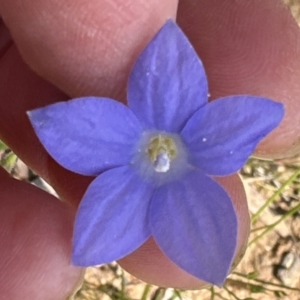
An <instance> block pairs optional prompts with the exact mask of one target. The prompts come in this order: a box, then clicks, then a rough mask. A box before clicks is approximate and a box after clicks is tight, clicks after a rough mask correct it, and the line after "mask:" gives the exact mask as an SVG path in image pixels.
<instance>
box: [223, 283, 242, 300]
mask: <svg viewBox="0 0 300 300" xmlns="http://www.w3.org/2000/svg"><path fill="white" fill-rule="evenodd" d="M223 289H224V290H225V291H226V292H227V293H228V294H229V295H231V296H232V297H233V298H234V299H236V300H241V299H240V298H239V297H238V296H237V295H236V294H235V293H233V292H232V291H231V290H229V289H228V288H227V287H226V286H223Z"/></svg>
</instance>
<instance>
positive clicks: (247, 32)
mask: <svg viewBox="0 0 300 300" xmlns="http://www.w3.org/2000/svg"><path fill="white" fill-rule="evenodd" d="M176 14H177V20H178V23H179V25H180V26H181V27H182V29H183V30H184V31H185V33H186V34H187V36H188V37H189V39H190V40H191V42H192V43H193V45H194V47H195V48H196V50H197V52H198V53H199V55H200V57H201V59H202V60H203V63H204V66H205V68H206V71H207V74H208V80H209V86H210V93H211V96H212V97H211V99H214V98H217V97H220V96H225V95H232V94H252V95H259V96H265V97H270V98H272V99H274V100H277V101H280V102H283V103H284V104H285V108H286V115H285V119H284V121H283V123H282V124H281V125H280V127H279V128H278V129H276V130H275V131H274V132H273V133H272V134H271V135H270V136H269V137H267V138H266V139H265V140H264V141H263V142H262V143H261V144H260V145H259V147H258V150H257V154H258V155H261V156H264V157H274V156H276V157H286V156H290V155H292V154H295V153H297V152H298V151H299V131H297V128H299V123H300V109H299V106H300V104H299V101H298V99H297V97H298V95H299V89H300V88H299V86H300V85H299V84H298V82H300V65H299V64H300V62H299V60H298V57H299V51H300V50H299V49H300V47H299V43H300V35H299V30H298V27H297V25H296V23H295V22H294V20H293V19H292V17H291V15H290V13H289V12H288V11H287V9H286V8H285V7H284V6H283V5H282V4H281V2H280V1H279V0H264V1H261V0H250V1H249V0H241V1H224V0H210V1H207V0H182V1H181V2H180V4H179V6H178V3H177V1H175V0H164V1H161V0H151V1H150V0H125V1H124V0H114V1H112V0H101V1H100V0H89V1H86V0H64V1H59V0H48V1H44V0H0V15H1V16H2V18H3V22H4V23H5V25H6V26H5V25H4V23H2V24H1V25H0V55H1V57H0V82H1V85H0V138H1V139H3V140H4V141H5V142H6V143H7V144H8V145H9V146H10V147H11V148H12V149H13V150H14V151H15V153H16V154H17V155H18V156H19V157H20V158H21V159H23V160H24V162H25V163H27V164H28V165H29V166H30V167H31V168H32V169H33V170H35V172H37V173H38V174H39V175H41V176H42V177H43V178H45V179H46V180H47V181H48V182H49V183H50V184H51V185H52V186H53V187H54V188H55V189H56V190H57V192H58V193H59V195H60V196H61V198H62V199H63V200H64V202H65V203H61V202H58V201H56V200H55V199H52V198H53V197H52V196H49V195H47V194H45V193H44V192H42V191H40V190H38V189H37V188H35V187H32V186H29V185H26V184H25V183H22V182H17V181H16V180H14V179H12V178H10V177H9V176H8V175H7V174H5V172H4V171H1V172H0V185H1V186H0V197H1V198H0V199H1V200H0V207H1V209H0V214H2V216H0V226H1V231H0V241H1V242H0V253H1V256H0V269H1V273H0V290H1V295H2V296H3V298H5V299H24V300H27V299H45V300H48V299H51V300H52V299H53V300H56V299H65V298H66V296H67V295H69V294H70V293H71V291H72V290H73V289H74V288H75V287H76V286H77V285H78V283H79V282H80V279H81V276H82V269H80V268H76V267H73V266H71V265H70V253H71V239H72V223H73V220H74V210H75V207H76V206H77V204H78V203H79V201H80V199H81V197H82V195H83V193H84V191H85V189H86V187H87V185H88V183H89V182H90V181H91V180H92V178H88V177H83V176H79V175H76V174H73V173H71V172H69V171H66V170H65V169H63V168H62V167H60V166H58V165H57V163H55V162H54V161H53V160H52V159H51V158H50V157H49V156H48V154H47V153H46V152H45V150H44V149H43V147H42V146H41V145H40V143H39V142H38V140H37V138H36V136H35V134H34V132H33V130H32V128H31V127H30V124H29V121H28V119H27V117H26V114H25V112H26V111H27V110H30V109H33V108H37V107H41V106H44V105H47V104H50V103H54V102H57V101H61V100H66V99H68V98H70V97H78V96H85V95H93V96H107V97H111V98H114V99H119V100H120V101H125V100H126V97H125V94H126V93H125V92H126V90H125V88H126V81H127V78H128V75H129V72H130V69H131V68H132V65H133V63H134V61H135V59H136V58H137V56H138V54H139V53H140V51H141V50H142V49H143V48H144V47H145V46H146V45H147V43H148V42H149V41H150V40H151V38H152V37H153V35H154V34H155V33H156V32H157V30H158V29H159V28H160V27H161V26H162V25H163V24H164V22H165V20H166V19H168V18H175V17H176ZM7 28H9V30H8V29H7ZM9 32H10V33H9ZM218 180H219V181H220V183H221V184H222V185H223V186H224V188H225V189H226V190H227V191H228V192H229V194H230V195H231V197H232V198H233V202H234V205H235V207H236V211H237V215H238V221H239V237H238V247H237V251H236V255H237V256H238V255H239V254H240V253H241V252H242V251H243V249H244V246H245V244H246V242H247V237H248V233H249V216H248V211H247V203H246V196H245V194H244V190H243V187H242V183H241V180H240V179H239V178H238V176H237V175H233V176H230V177H226V178H220V179H218ZM120 264H121V266H123V267H124V268H125V269H126V270H128V271H130V272H132V273H133V274H134V275H136V276H138V277H140V278H141V279H143V280H145V281H148V282H151V283H155V284H157V285H162V286H175V287H180V288H198V287H200V283H199V281H198V280H196V279H195V278H193V277H192V276H190V275H188V274H187V273H185V272H184V271H182V270H180V269H179V268H177V267H176V266H174V265H173V264H172V263H171V262H170V261H169V260H168V259H167V258H166V257H165V256H164V255H163V254H162V253H161V252H160V251H159V249H158V248H157V246H156V245H155V243H154V242H153V241H152V240H149V241H148V242H147V243H146V244H145V245H144V246H142V247H141V248H140V249H138V250H137V251H135V252H134V253H133V254H131V255H129V256H128V257H126V258H124V259H122V260H120Z"/></svg>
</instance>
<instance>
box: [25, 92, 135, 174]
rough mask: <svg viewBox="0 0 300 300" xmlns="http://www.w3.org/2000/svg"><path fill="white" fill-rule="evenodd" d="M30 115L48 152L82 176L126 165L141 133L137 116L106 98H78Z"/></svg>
mask: <svg viewBox="0 0 300 300" xmlns="http://www.w3.org/2000/svg"><path fill="white" fill-rule="evenodd" d="M28 115H29V118H30V121H31V123H32V125H33V128H34V130H35V132H36V134H37V136H38V137H39V139H40V141H41V142H42V144H43V146H44V147H45V148H46V150H47V151H48V152H49V154H50V155H51V156H52V157H53V158H54V159H55V160H56V161H57V162H58V163H59V164H61V165H62V166H63V167H65V168H66V169H69V170H71V171H73V172H76V173H79V174H83V175H98V174H100V172H102V171H104V170H107V169H110V168H112V167H116V166H121V165H124V164H127V163H128V162H129V161H130V159H131V155H132V151H133V148H134V146H135V144H136V143H137V141H138V139H139V136H140V134H141V125H140V123H139V121H138V120H137V118H136V117H135V115H134V114H133V113H132V112H131V111H130V110H129V109H128V108H127V107H126V106H125V105H123V104H121V103H118V102H117V101H114V100H110V99H106V98H96V97H87V98H78V99H74V100H72V101H67V102H60V103H56V104H53V105H49V106H46V107H44V108H39V109H35V110H32V111H30V112H29V113H28Z"/></svg>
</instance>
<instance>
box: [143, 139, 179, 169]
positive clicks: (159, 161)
mask: <svg viewBox="0 0 300 300" xmlns="http://www.w3.org/2000/svg"><path fill="white" fill-rule="evenodd" d="M147 154H148V156H149V158H150V160H151V162H152V163H153V167H154V170H155V171H156V172H158V173H165V172H167V171H169V170H170V165H171V161H172V160H173V159H174V158H175V157H176V156H177V147H176V144H175V143H174V141H173V140H172V139H171V138H170V137H168V136H164V135H162V134H159V135H157V136H155V137H153V138H152V139H151V140H150V142H149V144H148V147H147Z"/></svg>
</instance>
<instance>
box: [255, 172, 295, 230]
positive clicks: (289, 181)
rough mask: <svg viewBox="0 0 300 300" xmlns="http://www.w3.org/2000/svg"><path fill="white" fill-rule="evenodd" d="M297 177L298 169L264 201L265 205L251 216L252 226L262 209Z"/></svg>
mask: <svg viewBox="0 0 300 300" xmlns="http://www.w3.org/2000/svg"><path fill="white" fill-rule="evenodd" d="M298 175H300V169H298V170H297V171H296V172H295V173H294V174H293V175H292V176H291V177H290V178H289V179H288V180H287V181H285V182H284V183H283V184H282V186H281V187H280V188H279V189H278V190H277V191H276V192H275V193H274V194H273V195H272V196H271V197H270V198H269V199H268V200H267V201H266V203H265V204H264V205H263V206H262V207H261V208H260V209H259V210H258V211H257V212H256V213H255V214H254V215H253V216H252V219H251V222H252V224H254V223H255V222H256V221H257V219H258V217H259V216H260V214H261V213H262V212H263V211H264V209H265V208H266V207H268V206H269V205H270V204H272V203H273V202H274V201H275V199H276V198H277V196H279V195H280V194H281V193H282V192H283V190H284V189H285V188H286V187H287V186H289V185H290V184H291V183H292V182H293V181H294V180H295V179H296V178H297V177H298Z"/></svg>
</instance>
